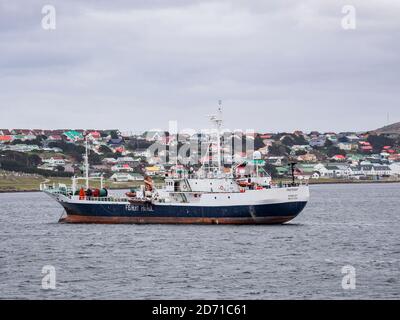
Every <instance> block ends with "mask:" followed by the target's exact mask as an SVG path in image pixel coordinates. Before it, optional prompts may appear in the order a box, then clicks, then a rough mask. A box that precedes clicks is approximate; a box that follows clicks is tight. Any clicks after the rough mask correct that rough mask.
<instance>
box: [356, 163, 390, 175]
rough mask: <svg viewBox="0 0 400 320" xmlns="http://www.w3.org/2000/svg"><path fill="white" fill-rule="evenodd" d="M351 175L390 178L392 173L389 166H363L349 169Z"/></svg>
mask: <svg viewBox="0 0 400 320" xmlns="http://www.w3.org/2000/svg"><path fill="white" fill-rule="evenodd" d="M351 170H352V174H353V175H355V176H370V177H371V176H381V177H382V176H390V175H392V171H391V169H390V167H389V166H383V165H373V164H363V165H358V166H352V167H351Z"/></svg>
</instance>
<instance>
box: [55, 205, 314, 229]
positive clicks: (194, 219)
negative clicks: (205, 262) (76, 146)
mask: <svg viewBox="0 0 400 320" xmlns="http://www.w3.org/2000/svg"><path fill="white" fill-rule="evenodd" d="M60 203H61V205H62V206H63V207H64V208H65V210H66V213H67V216H66V217H64V218H61V219H60V222H69V223H139V224H140V223H171V224H180V223H187V224H281V223H284V222H287V221H289V220H292V219H293V218H295V217H296V216H297V215H298V214H299V213H300V212H301V211H302V210H303V209H304V207H305V206H306V203H307V202H303V201H299V202H285V203H276V204H262V205H252V206H249V205H244V206H177V205H152V204H141V205H134V204H116V203H104V204H103V203H71V202H60Z"/></svg>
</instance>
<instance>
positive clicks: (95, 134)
mask: <svg viewBox="0 0 400 320" xmlns="http://www.w3.org/2000/svg"><path fill="white" fill-rule="evenodd" d="M87 135H88V136H89V137H90V138H91V139H93V140H100V139H101V133H100V132H99V131H90V132H88V134H87Z"/></svg>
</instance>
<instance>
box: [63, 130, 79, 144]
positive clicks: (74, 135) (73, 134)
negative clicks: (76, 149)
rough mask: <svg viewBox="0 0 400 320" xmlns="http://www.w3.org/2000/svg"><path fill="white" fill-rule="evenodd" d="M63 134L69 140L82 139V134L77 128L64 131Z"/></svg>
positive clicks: (76, 140)
mask: <svg viewBox="0 0 400 320" xmlns="http://www.w3.org/2000/svg"><path fill="white" fill-rule="evenodd" d="M63 135H64V136H65V137H66V139H67V140H68V141H70V142H78V141H82V140H83V134H82V133H81V132H79V131H77V130H69V131H65V132H64V133H63Z"/></svg>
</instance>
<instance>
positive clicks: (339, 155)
mask: <svg viewBox="0 0 400 320" xmlns="http://www.w3.org/2000/svg"><path fill="white" fill-rule="evenodd" d="M333 158H336V159H346V157H345V156H344V155H342V154H337V155H335V156H333Z"/></svg>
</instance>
